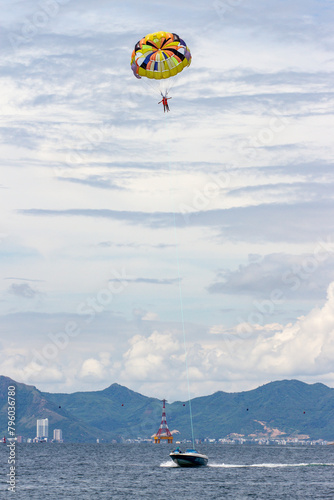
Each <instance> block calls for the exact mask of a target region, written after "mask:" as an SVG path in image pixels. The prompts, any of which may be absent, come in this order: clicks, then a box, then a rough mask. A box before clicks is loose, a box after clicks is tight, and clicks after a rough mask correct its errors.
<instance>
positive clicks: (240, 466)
mask: <svg viewBox="0 0 334 500" xmlns="http://www.w3.org/2000/svg"><path fill="white" fill-rule="evenodd" d="M208 467H221V468H223V469H235V468H246V469H247V468H249V467H259V468H269V469H275V468H279V467H334V464H331V463H328V464H326V463H300V464H212V463H211V464H208Z"/></svg>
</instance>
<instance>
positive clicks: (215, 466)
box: [0, 443, 334, 500]
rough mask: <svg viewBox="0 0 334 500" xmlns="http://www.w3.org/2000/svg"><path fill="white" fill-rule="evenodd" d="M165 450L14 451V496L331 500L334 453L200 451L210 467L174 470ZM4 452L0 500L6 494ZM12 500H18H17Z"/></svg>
mask: <svg viewBox="0 0 334 500" xmlns="http://www.w3.org/2000/svg"><path fill="white" fill-rule="evenodd" d="M172 449H173V447H172V446H171V445H166V444H66V443H64V444H51V443H46V444H45V443H39V444H37V443H36V444H16V471H15V473H16V475H15V481H16V487H15V489H16V493H15V495H16V496H15V498H17V499H19V500H26V499H27V500H28V499H29V500H30V499H32V500H35V499H36V500H39V499H41V500H42V499H54V500H59V499H78V500H88V499H89V500H90V499H115V500H118V499H124V500H132V499H136V500H139V499H144V500H145V499H147V500H149V499H150V500H151V499H152V500H174V499H175V500H176V499H182V500H202V499H233V500H243V499H259V500H260V499H261V500H271V499H272V500H274V499H275V500H281V499H285V500H297V499H298V500H299V499H300V500H307V499H310V500H311V499H312V500H315V499H319V500H327V499H328V500H333V499H334V446H330V445H327V446H320V445H319V446H309V445H308V446H278V445H269V446H259V445H246V444H244V445H228V444H225V445H221V444H210V445H199V446H198V451H199V452H201V453H205V454H206V455H208V457H209V464H208V466H207V467H202V468H198V469H194V468H180V467H177V466H176V465H175V464H174V463H173V462H172V461H171V459H170V458H169V453H170V451H172ZM7 461H8V448H7V447H6V446H5V445H2V446H0V463H1V468H0V473H1V476H0V477H1V490H0V498H7V497H8V498H9V496H10V495H13V493H11V492H10V491H6V490H7V489H8V483H7V480H8V477H9V476H8V475H7V474H8V473H9V465H8V463H7ZM12 498H14V497H12Z"/></svg>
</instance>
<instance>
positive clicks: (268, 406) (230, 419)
mask: <svg viewBox="0 0 334 500" xmlns="http://www.w3.org/2000/svg"><path fill="white" fill-rule="evenodd" d="M10 385H15V386H16V392H17V396H16V412H17V414H16V434H17V435H21V436H24V437H26V438H28V437H30V438H34V437H35V435H36V420H37V419H40V418H48V419H49V436H52V433H53V429H56V428H57V429H62V431H63V438H64V440H65V441H66V442H95V441H96V439H97V438H99V439H100V440H101V441H102V440H103V441H106V442H110V441H112V440H116V441H123V440H124V439H136V438H150V437H151V436H152V435H153V434H155V433H156V432H157V431H158V429H159V426H160V422H161V414H162V401H160V400H158V399H156V398H150V397H146V396H143V395H141V394H139V393H137V392H134V391H131V390H130V389H128V388H126V387H123V386H121V385H119V384H112V385H111V386H110V387H108V388H106V389H104V390H102V391H91V392H75V393H73V394H61V393H59V394H53V393H48V392H41V391H39V390H38V389H36V387H34V386H31V385H26V384H22V383H19V382H15V381H14V380H12V379H10V378H8V377H5V376H0V435H3V436H8V432H7V414H8V411H7V408H8V404H7V394H8V386H10ZM190 404H191V412H192V415H193V426H194V434H195V438H198V439H205V438H212V439H214V438H215V439H219V438H224V437H227V436H231V435H233V434H238V435H243V436H244V437H245V438H259V437H266V438H287V437H294V436H295V437H299V438H300V439H301V438H302V436H308V437H309V438H310V439H324V440H329V441H334V389H331V388H329V387H327V386H326V385H324V384H320V383H317V384H306V383H304V382H300V381H298V380H282V381H277V382H271V383H269V384H266V385H263V386H261V387H258V388H257V389H254V390H251V391H245V392H237V393H226V392H222V391H218V392H216V393H214V394H212V395H210V396H203V397H198V398H195V399H192V400H191V401H190ZM166 415H167V423H168V427H169V429H170V430H171V431H172V433H174V431H175V438H176V439H180V440H183V439H189V438H190V437H191V425H190V416H189V415H190V407H189V402H188V401H185V402H180V401H177V402H174V403H172V404H168V403H166Z"/></svg>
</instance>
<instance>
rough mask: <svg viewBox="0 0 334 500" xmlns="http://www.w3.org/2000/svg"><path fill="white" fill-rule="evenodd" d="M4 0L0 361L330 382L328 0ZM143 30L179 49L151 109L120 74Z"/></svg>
mask: <svg viewBox="0 0 334 500" xmlns="http://www.w3.org/2000/svg"><path fill="white" fill-rule="evenodd" d="M0 5H1V11H2V14H1V22H2V29H1V35H0V37H1V47H2V51H1V52H2V53H1V72H0V77H1V80H0V81H1V93H0V102H1V129H0V133H1V146H0V147H1V167H2V169H1V172H2V175H1V179H0V190H1V191H0V194H1V198H0V199H1V226H0V256H1V281H0V284H1V296H0V314H1V318H0V331H1V340H0V345H1V354H0V373H1V374H3V375H7V376H11V377H12V378H14V379H15V380H17V381H21V382H25V383H29V384H33V385H36V386H37V387H38V388H39V389H41V390H46V391H50V392H74V391H77V390H98V389H103V388H105V387H107V386H109V385H110V384H111V383H113V382H118V383H120V384H122V385H125V386H127V387H129V388H131V389H133V390H135V391H138V392H141V393H142V394H145V395H148V396H155V397H158V398H160V399H162V398H163V397H166V398H168V399H169V401H172V400H177V399H181V400H182V399H186V398H187V397H188V392H187V375H188V378H189V386H190V395H191V397H193V396H201V395H206V394H211V393H213V392H215V391H217V390H225V391H241V390H249V389H252V388H255V387H257V386H258V385H260V384H263V383H266V382H270V381H272V380H280V379H285V378H288V379H291V378H298V379H300V380H303V381H305V382H309V383H312V382H319V381H320V382H323V383H325V384H327V385H329V386H330V387H334V369H333V366H334V222H333V221H334V196H333V195H334V191H333V188H334V172H333V105H334V94H333V90H332V82H333V72H334V52H333V42H334V36H333V20H334V19H333V17H334V16H333V14H334V7H333V3H332V1H330V0H269V1H268V0H247V1H246V0H217V1H210V2H206V1H204V0H194V1H193V2H191V3H189V2H181V3H180V2H178V1H174V0H171V1H170V2H169V3H168V8H166V7H165V4H164V6H162V5H160V4H159V2H152V1H145V0H142V2H140V3H138V2H135V1H134V0H131V1H122V2H119V1H115V0H114V1H112V0H109V1H107V0H95V2H91V1H88V0H80V1H79V2H75V1H74V0H40V1H35V0H34V1H33V0H24V1H21V0H0ZM161 29H162V30H167V31H171V32H174V33H178V34H179V35H180V36H181V38H183V39H184V40H185V41H186V42H187V45H188V46H189V48H190V50H191V53H192V56H193V59H192V64H191V66H190V67H189V68H186V69H185V70H184V71H183V72H182V73H181V74H180V75H179V76H178V77H177V78H175V79H172V81H171V89H170V96H171V97H172V100H171V101H170V108H171V112H170V113H169V114H168V115H167V114H164V113H163V110H162V108H161V104H159V105H158V101H159V100H160V99H159V87H158V86H154V85H153V84H152V85H151V84H147V82H145V81H144V79H142V80H137V79H136V78H134V76H133V74H132V71H131V69H130V57H131V52H132V50H133V47H134V45H135V43H136V42H137V41H138V40H139V39H140V38H142V37H143V36H145V35H146V34H147V33H152V32H154V31H159V30H161ZM173 80H175V81H173Z"/></svg>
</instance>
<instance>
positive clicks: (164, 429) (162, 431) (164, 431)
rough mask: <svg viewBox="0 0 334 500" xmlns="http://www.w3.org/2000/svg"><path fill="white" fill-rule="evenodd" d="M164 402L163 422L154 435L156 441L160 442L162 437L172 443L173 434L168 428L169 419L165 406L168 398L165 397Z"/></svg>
mask: <svg viewBox="0 0 334 500" xmlns="http://www.w3.org/2000/svg"><path fill="white" fill-rule="evenodd" d="M162 402H163V406H162V417H161V424H160V427H159V430H158V432H157V433H156V434H155V436H154V442H155V443H160V440H161V439H165V440H167V442H168V443H172V442H173V436H172V434H171V432H170V430H169V429H168V425H167V420H166V407H165V403H166V400H165V399H163V400H162Z"/></svg>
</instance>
